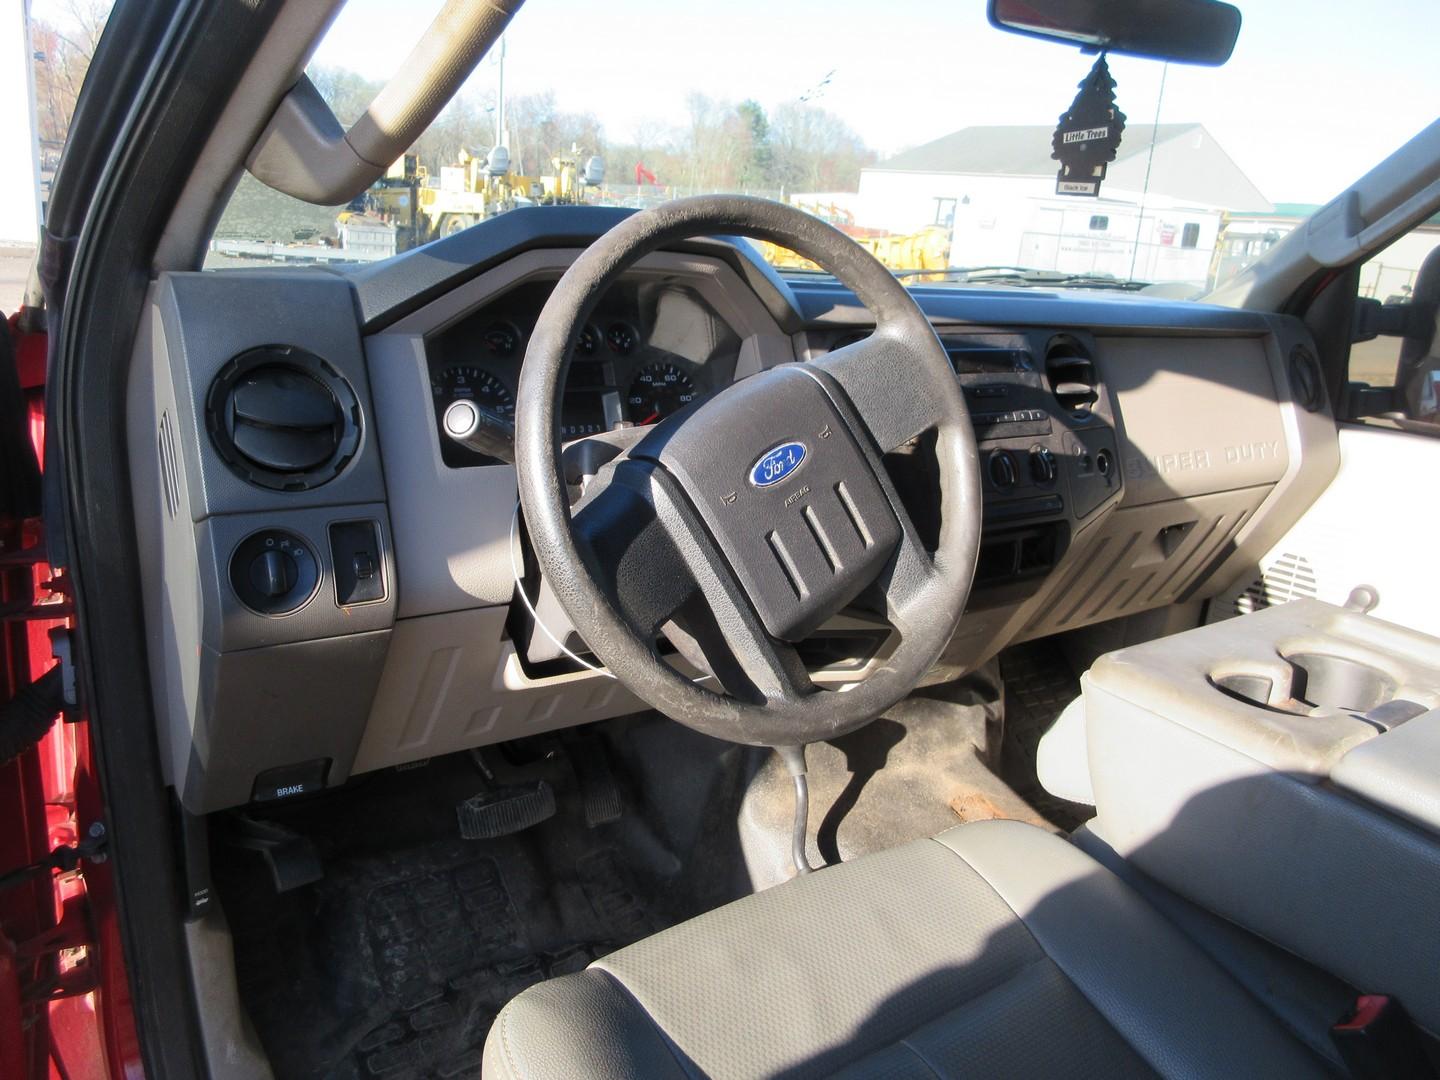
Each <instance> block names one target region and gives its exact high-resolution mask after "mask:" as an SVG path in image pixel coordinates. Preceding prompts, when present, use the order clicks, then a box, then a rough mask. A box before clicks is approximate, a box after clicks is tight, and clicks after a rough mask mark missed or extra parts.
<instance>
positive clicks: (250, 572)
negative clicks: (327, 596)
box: [230, 529, 320, 616]
mask: <svg viewBox="0 0 1440 1080" xmlns="http://www.w3.org/2000/svg"><path fill="white" fill-rule="evenodd" d="M319 584H320V565H319V560H317V559H316V557H315V553H314V552H313V551H311V550H310V546H309V545H308V544H306V543H305V541H304V540H302V539H300V537H298V536H296V535H295V534H294V533H290V532H286V531H284V530H283V529H263V530H261V531H260V532H257V533H251V534H250V535H249V536H247V537H246V538H245V539H244V540H242V541H240V546H239V547H237V548H236V549H235V553H234V554H233V555H232V556H231V557H230V586H231V588H233V589H234V590H235V595H236V596H238V597H239V598H240V601H241V603H243V604H244V605H245V606H246V607H248V608H249V609H250V610H251V611H253V612H256V613H257V614H259V615H270V616H280V615H289V614H292V613H293V612H296V611H299V610H300V609H301V608H302V607H304V606H305V605H306V603H308V602H309V600H310V598H311V597H312V596H314V595H315V589H316V587H317V586H318V585H319Z"/></svg>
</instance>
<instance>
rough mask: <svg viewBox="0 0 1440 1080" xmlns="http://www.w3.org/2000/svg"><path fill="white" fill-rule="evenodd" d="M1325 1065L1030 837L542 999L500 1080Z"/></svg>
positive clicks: (1131, 899)
mask: <svg viewBox="0 0 1440 1080" xmlns="http://www.w3.org/2000/svg"><path fill="white" fill-rule="evenodd" d="M1262 1069H1263V1070H1264V1071H1265V1072H1267V1073H1270V1074H1272V1075H1286V1076H1297V1075H1307V1074H1317V1073H1320V1072H1321V1071H1322V1069H1323V1066H1322V1064H1321V1063H1320V1061H1319V1060H1318V1059H1316V1058H1314V1057H1313V1056H1311V1054H1310V1052H1309V1051H1308V1050H1306V1049H1305V1048H1304V1047H1302V1046H1301V1045H1300V1044H1299V1043H1298V1042H1297V1041H1295V1040H1294V1039H1293V1038H1291V1036H1290V1035H1289V1034H1288V1033H1287V1032H1285V1031H1284V1030H1283V1029H1282V1028H1281V1027H1280V1026H1279V1025H1278V1024H1277V1023H1276V1022H1275V1021H1274V1020H1273V1019H1272V1018H1271V1017H1270V1016H1269V1015H1268V1014H1266V1013H1265V1012H1264V1011H1263V1010H1262V1009H1261V1008H1260V1007H1259V1005H1258V1004H1257V1003H1256V1002H1255V1001H1254V1000H1253V999H1252V998H1250V997H1249V996H1248V995H1247V994H1246V993H1245V991H1244V990H1242V989H1241V988H1240V987H1239V986H1237V985H1236V984H1235V983H1233V982H1231V981H1230V979H1229V978H1228V977H1227V976H1226V975H1225V974H1224V972H1222V971H1221V970H1220V969H1219V968H1218V967H1216V966H1215V965H1214V964H1213V963H1212V962H1211V961H1210V960H1209V959H1208V958H1207V957H1205V956H1204V954H1202V953H1201V952H1199V950H1198V949H1196V948H1195V947H1194V946H1193V945H1191V944H1190V943H1189V942H1188V941H1187V940H1186V939H1185V938H1183V937H1182V936H1181V935H1180V934H1179V932H1178V931H1176V930H1175V929H1174V928H1173V927H1172V926H1171V925H1170V924H1169V923H1168V922H1166V921H1165V920H1164V919H1163V918H1162V917H1161V916H1160V915H1159V914H1158V913H1156V912H1155V911H1154V910H1153V909H1151V908H1149V907H1148V906H1147V905H1146V904H1145V902H1144V901H1143V900H1141V899H1140V898H1139V897H1138V896H1137V895H1136V894H1135V893H1134V892H1132V891H1131V890H1130V889H1129V888H1128V887H1127V886H1126V885H1125V884H1123V883H1122V882H1121V881H1120V880H1119V879H1118V878H1117V877H1115V876H1114V875H1113V874H1111V873H1110V872H1109V871H1108V870H1105V869H1104V868H1103V867H1101V866H1100V865H1099V864H1098V863H1096V862H1095V861H1093V860H1092V859H1090V858H1089V856H1087V855H1085V854H1084V853H1083V852H1081V851H1079V850H1078V849H1077V848H1075V847H1073V846H1072V845H1070V844H1069V843H1067V842H1066V841H1065V840H1063V839H1060V838H1058V837H1055V836H1052V835H1050V834H1049V833H1046V832H1044V831H1043V830H1040V829H1037V828H1034V827H1032V826H1028V825H1022V824H1020V823H1018V822H1009V821H993V822H980V823H976V824H973V825H965V826H961V827H959V828H957V829H952V830H950V831H949V832H946V833H944V834H942V835H941V836H939V837H937V838H936V839H933V840H920V841H916V842H914V843H911V844H907V845H905V846H904V847H900V848H896V849H894V850H891V851H886V852H882V853H879V854H876V855H871V856H867V857H865V858H862V859H857V860H856V861H855V862H852V863H846V864H844V865H841V866H837V867H832V868H830V869H826V870H823V871H820V872H818V873H815V874H811V875H808V876H806V877H803V878H798V879H796V880H794V881H791V882H788V883H786V884H784V885H781V886H777V887H776V888H774V889H770V890H768V891H766V892H763V893H759V894H757V895H755V896H750V897H747V898H745V899H743V900H740V901H737V902H736V903H733V904H729V905H727V906H726V907H723V908H720V909H718V910H716V911H713V912H710V913H708V914H706V915H702V916H700V917H699V918H696V919H692V920H690V921H689V922H686V923H682V924H680V925H678V926H675V927H672V928H671V929H669V930H666V931H664V932H662V933H659V934H656V935H655V936H654V937H651V938H648V939H646V940H644V941H641V942H639V943H637V944H635V945H632V946H630V947H629V948H626V949H622V950H620V951H619V952H616V953H612V954H611V955H609V956H607V957H605V958H603V959H601V960H599V961H596V963H594V964H592V965H591V966H590V967H589V968H588V969H587V970H586V971H584V972H580V973H578V974H575V975H567V976H564V977H562V978H559V979H554V980H551V981H550V982H548V983H542V984H540V985H539V986H536V987H532V988H531V989H529V990H527V991H525V992H524V993H522V994H521V995H519V996H518V997H517V998H515V999H514V1000H513V1001H511V1002H510V1003H509V1004H508V1005H507V1006H506V1007H505V1009H504V1010H503V1011H502V1012H501V1013H500V1015H499V1017H497V1019H496V1021H495V1024H494V1026H493V1027H492V1028H491V1031H490V1036H489V1038H488V1040H487V1041H486V1045H485V1058H484V1075H485V1076H486V1077H490V1078H513V1080H522V1078H523V1080H540V1078H550V1077H557V1078H558V1077H578V1076H586V1077H662V1078H663V1077H671V1076H673V1077H692V1078H693V1077H698V1076H709V1077H717V1078H720V1077H757V1076H783V1077H805V1076H830V1075H843V1076H857V1077H858V1076H867V1077H868V1076H886V1077H909V1076H915V1077H930V1078H933V1077H935V1076H937V1075H938V1076H968V1075H975V1076H981V1075H984V1076H997V1075H1004V1076H1026V1075H1036V1076H1038V1075H1045V1076H1067V1075H1068V1076H1093V1075H1098V1074H1104V1075H1107V1076H1119V1075H1148V1074H1153V1073H1160V1074H1162V1075H1184V1076H1225V1077H1231V1076H1236V1075H1243V1074H1255V1073H1257V1072H1259V1071H1260V1070H1262Z"/></svg>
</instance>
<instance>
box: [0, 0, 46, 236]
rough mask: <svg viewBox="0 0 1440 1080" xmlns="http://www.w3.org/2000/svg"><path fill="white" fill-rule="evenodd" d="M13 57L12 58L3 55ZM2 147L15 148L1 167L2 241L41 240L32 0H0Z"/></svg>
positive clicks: (0, 137)
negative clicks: (6, 162) (2, 102)
mask: <svg viewBox="0 0 1440 1080" xmlns="http://www.w3.org/2000/svg"><path fill="white" fill-rule="evenodd" d="M6 56H8V57H10V59H9V60H5V59H3V58H4V57H6ZM0 101H4V102H7V103H8V104H7V105H6V107H5V108H4V109H0V146H6V147H13V148H14V149H13V151H10V152H8V153H10V154H13V156H10V157H9V161H10V164H8V165H7V166H5V167H4V168H3V169H0V244H25V245H30V244H36V243H38V242H39V240H40V144H39V142H38V141H37V139H36V132H35V54H34V47H33V46H32V45H31V43H30V0H0Z"/></svg>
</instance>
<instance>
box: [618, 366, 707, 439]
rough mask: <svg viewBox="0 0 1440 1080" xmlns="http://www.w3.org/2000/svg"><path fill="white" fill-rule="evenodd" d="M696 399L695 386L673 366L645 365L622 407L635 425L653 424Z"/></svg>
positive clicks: (631, 386)
mask: <svg viewBox="0 0 1440 1080" xmlns="http://www.w3.org/2000/svg"><path fill="white" fill-rule="evenodd" d="M694 400H695V384H694V383H693V382H691V381H690V376H689V375H686V374H685V373H684V372H683V371H681V370H680V369H679V368H678V367H676V366H675V365H674V364H647V365H646V366H645V367H643V368H641V369H640V370H639V371H638V372H636V374H635V379H634V381H633V382H631V384H630V392H629V394H627V395H626V398H625V404H626V406H627V407H628V409H629V412H630V419H631V420H632V421H634V422H635V423H637V424H641V425H644V424H653V423H655V421H657V420H663V419H665V417H667V416H669V415H670V414H671V413H674V412H679V411H680V410H681V409H683V408H684V407H685V406H686V405H689V404H690V403H691V402H692V401H694Z"/></svg>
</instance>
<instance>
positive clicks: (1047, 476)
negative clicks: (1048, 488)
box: [1030, 446, 1060, 484]
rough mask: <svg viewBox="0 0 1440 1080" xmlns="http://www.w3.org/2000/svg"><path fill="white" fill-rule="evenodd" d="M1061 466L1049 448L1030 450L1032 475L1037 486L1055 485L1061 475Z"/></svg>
mask: <svg viewBox="0 0 1440 1080" xmlns="http://www.w3.org/2000/svg"><path fill="white" fill-rule="evenodd" d="M1059 468H1060V467H1059V465H1058V464H1057V463H1056V461H1055V455H1054V454H1052V453H1051V452H1050V450H1049V448H1048V447H1044V446H1032V447H1031V448H1030V475H1031V477H1032V478H1033V479H1034V480H1035V483H1037V484H1053V483H1054V482H1055V478H1056V476H1058V475H1059Z"/></svg>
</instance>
